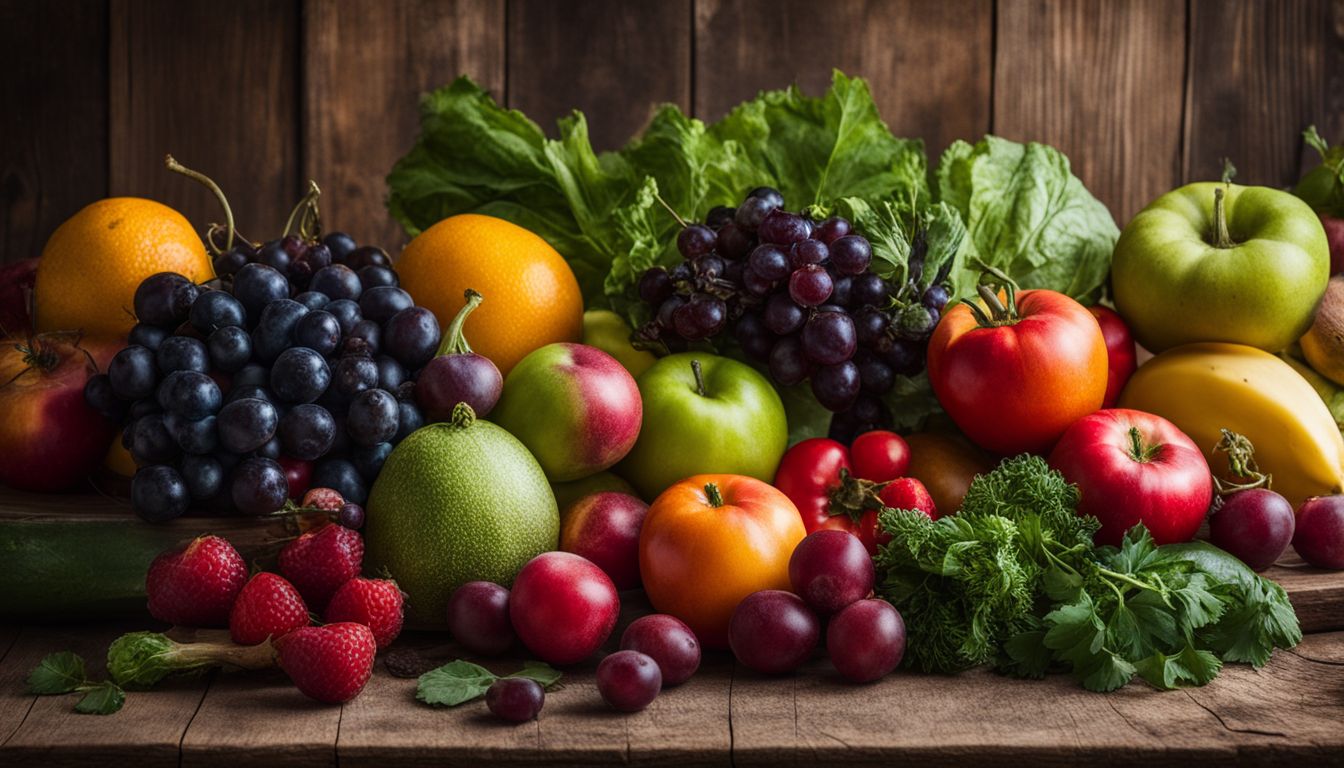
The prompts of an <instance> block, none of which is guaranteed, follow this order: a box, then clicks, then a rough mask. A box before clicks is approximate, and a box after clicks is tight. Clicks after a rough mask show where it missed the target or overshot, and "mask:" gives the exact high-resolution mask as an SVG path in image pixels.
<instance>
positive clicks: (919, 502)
mask: <svg viewBox="0 0 1344 768" xmlns="http://www.w3.org/2000/svg"><path fill="white" fill-rule="evenodd" d="M877 497H878V498H879V499H881V500H882V503H883V504H886V505H887V506H888V507H891V508H892V509H918V510H919V511H920V512H923V513H924V514H926V515H928V516H929V519H931V520H937V519H938V517H939V515H938V507H937V506H936V505H935V504H934V503H933V497H932V496H930V495H929V489H927V488H925V487H924V484H923V483H921V482H919V480H917V479H915V478H913V477H898V478H896V479H895V480H892V481H891V482H890V483H887V485H886V487H885V488H883V489H882V492H881V493H879V494H878V496H877Z"/></svg>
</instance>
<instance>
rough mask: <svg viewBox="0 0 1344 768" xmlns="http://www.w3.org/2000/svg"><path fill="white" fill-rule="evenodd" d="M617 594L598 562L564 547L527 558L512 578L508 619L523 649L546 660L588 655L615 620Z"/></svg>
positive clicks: (574, 659)
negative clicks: (566, 550)
mask: <svg viewBox="0 0 1344 768" xmlns="http://www.w3.org/2000/svg"><path fill="white" fill-rule="evenodd" d="M620 610H621V600H620V598H619V597H618V596H617V595H616V586H615V585H614V584H612V583H611V578H610V577H608V576H607V574H605V573H603V572H602V569H601V568H598V567H597V566H596V565H593V563H592V562H591V561H589V560H586V559H584V558H582V557H579V556H578V555H575V554H572V553H569V552H546V553H543V554H540V555H537V556H536V557H534V558H532V559H531V560H530V561H528V563H527V565H524V566H523V569H522V570H521V571H519V572H518V576H517V577H516V578H515V579H514V581H513V590H512V592H511V593H510V595H509V620H510V621H511V622H513V631H514V632H516V633H517V634H518V639H520V640H522V641H523V645H525V646H527V649H528V650H529V651H531V652H532V653H534V654H536V655H537V657H538V658H540V659H541V660H542V661H545V662H548V663H550V664H574V663H576V662H580V661H583V660H584V659H586V658H588V656H590V655H592V653H593V651H596V650H597V649H598V646H600V645H602V643H604V642H606V640H607V637H608V636H609V635H611V630H612V629H613V628H615V626H616V615H617V614H618V613H620Z"/></svg>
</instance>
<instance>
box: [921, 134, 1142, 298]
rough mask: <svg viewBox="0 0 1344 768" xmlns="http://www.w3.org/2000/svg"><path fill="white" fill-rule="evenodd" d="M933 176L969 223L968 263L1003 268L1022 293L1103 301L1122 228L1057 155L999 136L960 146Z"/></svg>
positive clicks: (941, 196)
mask: <svg viewBox="0 0 1344 768" xmlns="http://www.w3.org/2000/svg"><path fill="white" fill-rule="evenodd" d="M935 175H936V177H937V184H938V198H939V200H941V201H942V202H944V203H947V204H948V205H950V206H952V207H953V208H955V209H956V210H957V211H958V212H959V213H960V214H961V217H962V219H963V221H964V222H965V224H966V229H967V232H968V234H969V241H970V242H969V246H970V250H969V253H968V258H967V263H968V264H974V263H975V262H976V261H977V260H979V261H983V262H985V263H986V264H989V265H990V266H994V267H998V268H999V269H1002V270H1003V271H1005V272H1007V273H1008V274H1009V275H1010V276H1011V277H1013V278H1014V279H1016V280H1017V281H1018V283H1019V284H1020V285H1021V286H1022V287H1024V288H1050V289H1053V290H1056V291H1060V292H1062V293H1066V294H1068V295H1070V296H1072V297H1074V298H1076V299H1078V300H1080V301H1082V302H1084V303H1088V304H1091V303H1094V302H1095V301H1096V300H1097V299H1098V298H1100V295H1101V286H1102V284H1103V283H1104V282H1105V281H1106V275H1107V273H1108V272H1109V270H1110V263H1111V251H1112V249H1113V248H1114V247H1115V241H1116V239H1117V238H1118V237H1119V236H1120V231H1119V230H1118V229H1117V228H1116V226H1115V220H1114V219H1112V218H1111V214H1110V212H1109V211H1107V210H1106V206H1104V205H1102V204H1101V202H1100V201H1098V200H1097V199H1096V198H1095V197H1093V196H1092V194H1091V193H1090V192H1088V191H1087V188H1086V187H1084V186H1083V183H1082V182H1081V181H1079V180H1078V177H1076V176H1074V175H1073V173H1072V171H1071V170H1070V167H1069V159H1068V158H1067V157H1065V156H1064V154H1063V153H1061V152H1060V151H1059V150H1057V149H1054V148H1053V147H1049V146H1046V145H1044V144H1037V143H1035V142H1032V143H1028V144H1019V143H1017V142H1013V141H1008V140H1006V139H1000V138H997V137H995V136H987V137H985V138H984V139H983V140H981V141H980V142H978V143H977V144H975V145H974V146H972V145H970V144H967V143H966V142H964V141H958V142H956V143H954V144H953V145H952V146H950V147H948V149H947V151H946V152H944V153H943V157H942V160H941V161H940V162H939V164H938V169H937V172H936V174H935ZM967 284H970V283H967V282H966V281H962V282H961V283H959V285H967ZM970 285H973V284H970Z"/></svg>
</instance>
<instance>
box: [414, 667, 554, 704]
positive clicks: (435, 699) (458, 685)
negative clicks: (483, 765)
mask: <svg viewBox="0 0 1344 768" xmlns="http://www.w3.org/2000/svg"><path fill="white" fill-rule="evenodd" d="M560 676H561V673H560V671H559V670H557V669H555V668H553V667H552V666H551V665H549V664H546V663H544V662H540V661H528V662H526V663H524V664H523V668H522V669H520V670H518V671H517V672H514V673H512V674H509V675H505V677H524V678H527V679H528V680H535V681H536V682H537V683H540V684H541V687H542V688H545V689H546V690H552V689H554V688H555V686H556V685H557V684H558V683H559V682H560ZM498 679H500V676H499V675H496V674H495V673H494V672H491V671H490V670H488V669H486V668H485V667H482V666H481V665H480V664H473V663H471V662H470V661H464V660H462V659H457V660H456V661H450V662H448V663H447V664H444V665H443V666H442V667H438V668H437V669H431V670H430V671H428V672H426V673H425V674H423V675H421V676H420V679H419V684H418V685H417V686H416V688H415V698H416V699H418V700H419V701H422V702H424V703H426V704H429V705H430V706H434V707H456V706H458V705H459V704H465V703H467V702H469V701H475V700H476V699H479V698H480V697H482V696H484V695H485V692H486V691H487V690H489V689H490V686H491V685H493V684H494V682H495V681H496V680H498Z"/></svg>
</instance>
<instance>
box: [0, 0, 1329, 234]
mask: <svg viewBox="0 0 1344 768" xmlns="http://www.w3.org/2000/svg"><path fill="white" fill-rule="evenodd" d="M0 64H2V65H3V72H4V74H3V75H2V76H0V104H3V105H4V109H0V249H2V250H0V259H3V260H13V259H19V258H25V257H28V256H35V255H38V254H39V253H40V252H41V249H42V245H43V244H44V243H45V241H46V238H47V236H48V235H49V234H50V232H51V231H52V229H54V228H55V227H56V226H57V225H58V224H59V223H60V222H61V221H62V220H64V219H65V218H66V217H67V216H69V215H70V214H71V213H73V212H75V211H76V210H78V209H79V208H80V207H81V206H83V205H84V204H86V203H88V202H90V201H92V200H94V199H97V198H99V197H102V196H104V195H107V194H134V195H146V196H152V197H155V198H157V199H160V200H163V201H165V202H167V203H169V204H171V205H173V206H175V207H177V208H179V209H180V210H182V211H183V212H184V213H186V214H187V215H188V217H190V218H191V219H192V220H193V221H195V222H197V223H199V224H201V225H204V224H205V223H207V222H209V221H214V220H217V219H218V218H219V217H220V213H219V211H218V210H217V207H216V205H215V203H214V201H213V200H212V199H211V198H210V196H209V195H208V193H206V192H205V190H203V189H201V188H199V187H196V186H195V185H193V184H191V183H190V182H188V181H186V180H185V179H182V178H179V177H176V176H173V175H170V174H168V173H167V172H166V171H164V170H163V167H162V158H163V155H164V153H165V152H170V151H171V152H173V153H174V154H175V155H177V157H178V158H179V159H180V160H182V161H183V162H185V163H187V164H188V165H191V166H194V167H197V168H200V169H202V170H205V171H207V172H208V173H210V174H211V175H212V176H214V177H215V178H216V179H217V180H218V181H219V182H220V184H221V185H222V186H223V187H224V189H225V190H226V191H227V192H229V193H230V198H231V200H232V202H233V205H234V208H235V214H236V216H237V219H238V222H239V226H240V227H241V228H242V230H243V232H244V233H246V234H248V235H249V236H251V237H254V238H261V237H266V236H269V235H270V234H271V233H273V232H275V231H276V230H277V228H278V227H279V226H280V225H281V223H282V222H283V220H284V217H285V215H286V213H287V211H288V208H289V206H290V205H291V204H292V202H293V200H294V199H295V198H296V197H297V196H298V195H299V193H300V191H301V187H302V185H303V182H304V180H305V179H307V178H310V177H311V178H314V179H317V180H318V181H319V182H320V183H321V184H322V185H323V186H324V188H325V189H326V191H327V194H326V195H324V201H323V204H324V210H325V212H326V216H327V221H328V222H330V223H331V224H332V225H333V226H339V227H341V228H344V229H347V230H349V231H351V232H352V233H354V234H355V235H356V236H357V237H358V238H360V239H361V240H371V241H376V242H383V243H385V244H386V245H388V246H389V247H396V246H397V245H399V244H400V242H401V241H402V239H403V237H402V235H401V233H400V232H399V230H398V228H397V227H396V225H395V224H393V223H392V222H391V221H390V220H389V219H388V217H387V215H386V212H385V211H384V209H383V197H384V194H385V188H384V184H383V177H384V175H385V174H386V172H387V170H388V169H389V168H390V167H391V164H392V162H393V161H394V160H395V159H396V158H397V157H398V156H399V155H400V154H401V153H402V152H403V151H405V149H406V148H407V147H408V146H409V145H410V143H411V141H412V140H413V139H414V137H415V133H416V128H417V107H416V103H417V95H418V94H420V93H422V92H424V91H426V90H429V89H432V88H434V87H436V86H439V85H442V84H445V83H447V82H449V81H450V80H451V79H452V78H453V77H455V76H456V75H458V74H459V73H467V74H469V75H471V76H472V77H474V78H475V79H477V80H478V81H479V82H481V83H483V84H484V85H486V87H488V88H490V89H491V90H492V91H493V92H494V93H495V94H497V96H499V97H500V98H502V99H503V100H504V101H505V102H506V103H508V104H509V105H510V106H513V107H516V108H519V109H522V110H524V111H526V112H527V113H528V114H529V115H530V116H531V117H533V118H534V119H536V120H537V121H538V122H540V123H541V124H543V125H545V126H551V125H553V121H554V119H556V118H558V117H562V116H564V115H565V114H567V113H568V112H569V110H570V109H572V108H579V109H582V110H584V111H585V112H586V113H587V114H588V117H589V122H590V128H591V131H592V135H593V139H594V141H595V142H596V143H597V144H598V145H599V147H600V148H611V147H615V146H617V145H619V144H620V143H621V142H622V141H623V140H624V139H625V138H626V137H628V136H629V135H630V134H631V133H632V132H634V131H636V130H638V128H639V127H640V126H641V125H642V123H643V122H644V121H645V120H647V119H648V117H649V115H650V113H651V111H652V110H653V108H654V107H655V106H656V105H657V104H659V103H662V102H668V101H670V102H674V103H676V104H679V105H680V106H682V107H683V108H687V109H690V110H692V111H693V112H694V113H695V114H696V115H698V116H701V117H706V118H715V117H718V116H720V115H722V114H723V113H724V112H725V111H726V110H727V109H729V108H730V107H731V106H732V105H733V104H735V103H737V102H738V101H741V100H743V99H746V98H749V97H751V96H752V95H753V94H754V93H755V92H756V91H758V90H760V89H762V88H775V87H781V86H783V85H786V84H788V83H791V82H797V83H799V84H800V85H801V86H802V87H803V88H804V90H806V91H808V92H812V93H815V92H818V91H819V90H820V89H822V88H823V87H824V86H825V84H826V83H827V82H828V80H829V77H830V71H831V69H832V68H834V67H838V68H841V69H843V70H845V71H846V72H849V73H850V74H857V75H862V76H864V77H866V78H868V79H869V81H870V83H871V84H872V88H873V92H874V95H875V96H876V98H877V101H878V104H879V105H880V107H881V109H882V113H883V115H884V117H885V118H886V120H887V121H888V123H889V124H890V125H891V126H892V129H893V130H894V131H896V132H897V133H898V134H901V135H907V136H921V137H923V138H924V139H925V140H926V142H927V144H928V147H929V150H930V152H931V154H933V155H935V156H936V153H938V152H940V151H941V150H942V149H943V148H944V147H946V146H947V144H949V143H950V142H952V141H953V140H955V139H958V138H966V139H974V138H976V137H978V136H980V135H981V134H983V133H986V132H991V131H992V132H996V133H999V134H1002V135H1004V136H1008V137H1010V138H1014V139H1019V140H1025V139H1036V140H1041V141H1047V142H1050V143H1053V144H1056V145H1057V146H1059V147H1060V148H1062V149H1063V150H1064V151H1065V152H1066V153H1067V154H1068V155H1069V156H1070V157H1071V158H1072V159H1073V162H1074V166H1075V168H1076V169H1077V171H1078V173H1079V174H1080V176H1082V178H1083V180H1084V181H1085V182H1086V183H1087V184H1088V185H1089V186H1090V187H1091V188H1092V189H1093V190H1094V192H1096V194H1097V195H1098V196H1099V197H1100V198H1101V199H1102V200H1104V201H1105V202H1106V203H1107V204H1108V205H1109V206H1110V207H1111V210H1112V212H1113V213H1114V214H1115V215H1116V218H1117V219H1119V220H1120V221H1121V222H1122V223H1123V222H1124V221H1125V220H1127V219H1128V217H1129V216H1131V215H1132V214H1133V213H1134V212H1135V211H1137V210H1138V209H1139V208H1140V207H1142V206H1143V205H1144V204H1145V203H1146V202H1148V201H1149V200H1151V199H1152V198H1153V197H1154V196H1155V195H1157V194H1159V193H1160V192H1162V191H1164V190H1166V189H1168V188H1170V187H1172V186H1174V185H1176V184H1178V183H1180V182H1182V181H1184V180H1188V179H1195V178H1209V177H1212V176H1214V175H1216V174H1217V172H1218V170H1219V168H1220V166H1221V158H1223V157H1230V158H1231V159H1232V160H1233V161H1234V162H1235V163H1236V164H1237V166H1238V167H1239V168H1240V169H1241V176H1240V179H1241V180H1242V181H1245V182H1247V183H1261V184H1274V185H1286V184H1288V183H1290V182H1291V181H1292V180H1293V179H1294V178H1295V177H1296V175H1297V174H1298V173H1299V171H1300V170H1301V168H1302V167H1303V166H1304V164H1305V163H1307V162H1308V161H1309V160H1310V157H1309V156H1308V155H1307V154H1306V153H1304V152H1303V149H1302V145H1301V142H1300V140H1299V134H1300V132H1301V131H1302V129H1303V128H1305V127H1306V126H1307V125H1308V124H1310V123H1313V122H1314V123H1316V124H1317V125H1318V126H1320V128H1321V130H1322V132H1323V133H1325V134H1326V135H1327V136H1328V137H1330V138H1333V139H1335V140H1344V0H1151V1H1145V2H1131V1H1129V0H1061V1H1060V2H1049V1H1047V0H836V2H833V3H829V4H827V5H826V6H825V7H824V8H823V7H820V6H817V5H816V4H814V3H805V2H802V1H801V0H399V1H397V2H391V1H389V2H379V1H378V0H238V1H237V2H232V3H225V4H220V3H215V2H210V1H209V0H179V1H177V2H167V0H159V1H158V2H155V0H43V2H39V3H34V2H32V0H0Z"/></svg>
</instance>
